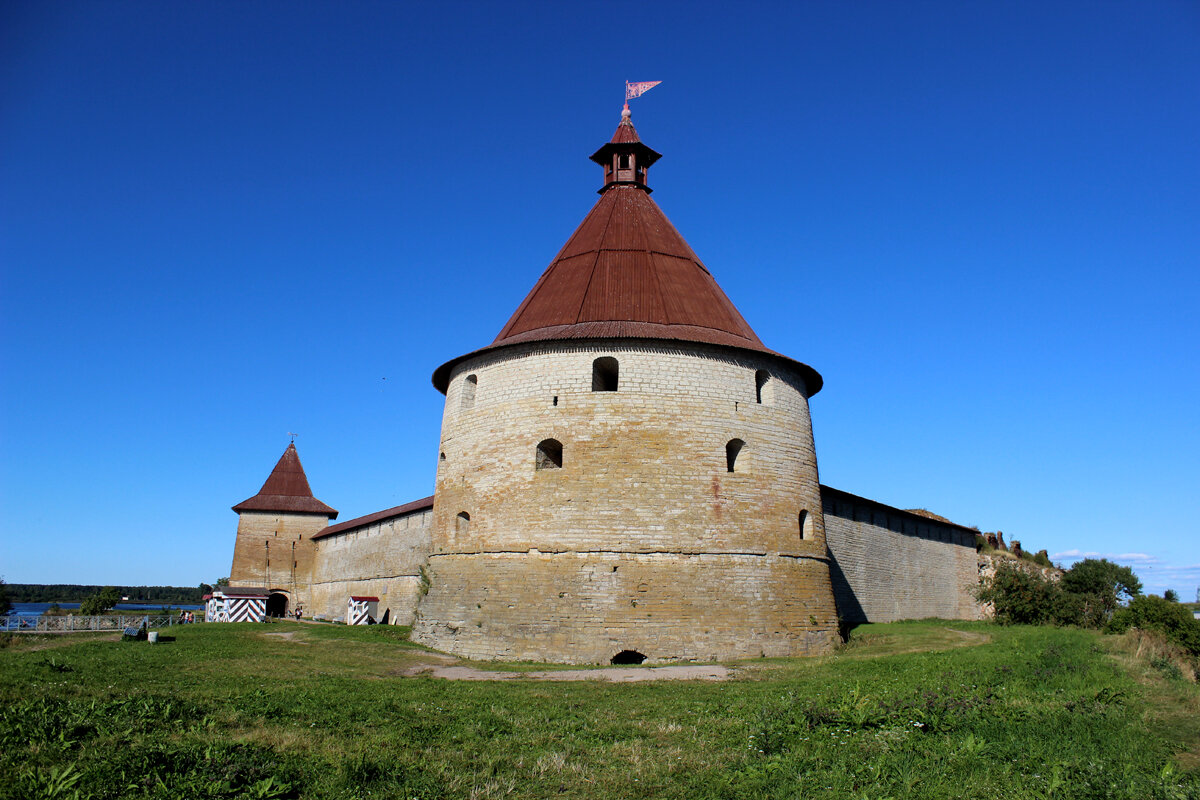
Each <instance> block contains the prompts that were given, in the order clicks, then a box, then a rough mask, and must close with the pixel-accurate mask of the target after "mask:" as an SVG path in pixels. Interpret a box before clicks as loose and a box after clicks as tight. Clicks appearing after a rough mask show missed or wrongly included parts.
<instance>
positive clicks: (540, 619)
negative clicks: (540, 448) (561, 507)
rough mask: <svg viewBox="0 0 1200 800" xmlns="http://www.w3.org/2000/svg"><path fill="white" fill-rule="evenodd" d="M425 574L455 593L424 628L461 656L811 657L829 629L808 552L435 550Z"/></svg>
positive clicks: (826, 644) (586, 659)
mask: <svg viewBox="0 0 1200 800" xmlns="http://www.w3.org/2000/svg"><path fill="white" fill-rule="evenodd" d="M429 571H430V577H431V580H432V582H433V589H431V591H430V594H429V597H455V598H457V599H458V600H460V601H461V602H459V603H458V604H457V606H456V608H455V609H454V611H453V613H451V614H449V615H448V616H446V617H445V618H443V619H438V620H436V621H427V624H426V625H425V626H424V627H423V628H422V630H424V631H425V632H426V636H427V638H433V639H436V640H437V641H438V642H439V644H440V646H441V647H442V648H443V649H445V650H449V651H451V652H454V653H457V654H459V655H462V656H466V657H468V658H477V659H485V660H501V661H513V660H517V661H549V662H566V663H573V664H588V663H601V664H603V663H608V661H609V660H610V659H611V658H612V657H613V656H614V655H616V654H617V653H619V652H621V651H623V650H633V651H636V652H639V653H642V654H643V655H646V656H648V657H649V658H650V660H651V661H653V662H656V663H662V662H677V661H693V660H699V661H710V660H727V659H734V658H756V657H759V656H796V655H817V654H822V653H826V652H828V651H829V650H830V648H832V647H833V645H834V644H835V642H836V638H837V634H836V632H835V631H834V630H832V629H830V628H829V627H828V625H826V624H824V620H823V619H821V618H818V617H817V614H824V613H825V611H824V609H826V608H827V607H828V605H829V597H828V595H827V590H823V589H822V588H821V587H822V586H824V585H825V583H826V580H827V573H828V568H827V566H826V564H825V563H823V562H820V561H813V560H811V559H803V558H791V557H780V556H749V555H716V554H695V555H677V554H668V553H654V554H630V553H597V552H592V553H581V552H562V553H538V552H534V553H485V554H478V555H442V556H434V557H432V558H431V559H430V562H429ZM681 589H683V591H681ZM444 605H445V604H442V605H441V607H444ZM428 612H429V607H428V606H427V604H425V603H424V602H423V603H422V606H421V612H420V613H421V614H422V615H424V614H426V613H428Z"/></svg>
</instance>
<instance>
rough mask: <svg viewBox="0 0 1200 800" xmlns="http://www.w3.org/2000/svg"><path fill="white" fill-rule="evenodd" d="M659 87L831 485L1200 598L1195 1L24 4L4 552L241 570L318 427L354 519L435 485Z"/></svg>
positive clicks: (681, 195) (730, 275)
mask: <svg viewBox="0 0 1200 800" xmlns="http://www.w3.org/2000/svg"><path fill="white" fill-rule="evenodd" d="M625 80H631V81H641V80H662V81H663V84H662V85H661V86H659V87H657V88H656V89H654V90H653V91H651V92H650V93H648V94H646V95H645V96H644V97H642V98H640V99H638V100H635V101H634V102H633V108H634V121H635V123H636V124H637V126H638V130H639V132H640V133H641V135H642V138H643V140H644V141H646V142H647V143H648V144H649V145H650V146H651V147H654V148H655V149H656V150H658V151H660V152H661V153H663V154H664V157H663V159H662V160H661V161H660V162H659V163H658V164H656V165H655V166H654V168H653V169H652V170H651V172H650V183H651V185H652V186H653V187H654V188H655V194H654V198H655V200H656V201H657V202H658V203H659V205H660V206H661V207H662V208H663V210H664V211H665V212H666V213H667V215H668V216H669V217H670V218H671V220H672V221H673V222H674V223H675V225H676V227H678V229H679V230H680V232H681V233H682V234H683V235H684V237H685V238H687V239H688V241H689V242H690V243H691V245H692V247H693V248H694V249H695V250H696V252H697V253H698V254H699V255H700V257H701V258H702V259H703V260H704V261H705V263H706V264H707V265H708V267H709V268H710V269H711V270H712V272H713V273H714V275H715V276H716V278H717V280H718V282H720V283H721V285H722V287H723V288H724V289H725V291H726V292H727V293H728V294H729V296H730V297H731V298H732V299H733V301H734V303H735V304H737V306H738V307H739V308H740V310H741V311H742V313H743V315H744V316H745V317H746V319H747V320H748V321H749V322H750V324H751V325H752V326H753V327H754V328H755V330H756V331H757V333H758V334H759V336H760V337H761V338H762V339H763V341H764V342H765V343H766V344H767V345H768V346H769V347H772V348H774V349H776V350H779V351H781V352H783V353H786V354H788V355H790V356H792V357H794V358H797V359H799V360H801V361H804V362H806V363H809V364H811V365H812V366H814V367H815V368H816V369H817V370H818V371H820V372H821V373H822V374H823V375H824V377H825V389H824V390H823V391H822V392H821V393H820V394H818V395H817V396H816V397H815V398H814V399H813V402H812V411H813V421H814V429H815V435H816V440H817V448H818V456H819V462H820V469H821V478H822V481H823V482H825V483H828V484H830V485H832V486H835V487H837V488H840V489H844V490H847V491H850V492H853V493H855V494H860V495H864V496H867V497H871V498H874V499H877V500H880V501H882V502H885V503H889V504H892V505H896V506H899V507H902V508H911V507H916V506H923V507H927V508H929V509H931V510H933V511H936V512H937V513H940V514H942V515H944V516H947V517H949V518H951V519H953V520H955V521H957V522H960V523H962V524H967V525H978V526H979V527H981V528H983V529H985V530H997V529H999V530H1002V531H1003V532H1004V533H1005V535H1006V537H1007V538H1009V539H1019V540H1020V541H1021V542H1022V543H1023V544H1024V545H1025V546H1026V547H1027V548H1031V549H1034V550H1037V549H1041V548H1046V549H1048V550H1049V551H1050V553H1051V554H1052V555H1053V556H1056V557H1057V558H1058V559H1059V560H1064V561H1068V562H1069V561H1070V560H1072V558H1075V557H1079V556H1080V555H1082V554H1100V555H1105V556H1108V557H1110V558H1115V559H1116V560H1119V561H1121V562H1122V563H1127V564H1130V565H1132V566H1133V567H1134V568H1135V569H1136V570H1137V572H1138V574H1139V575H1140V576H1141V578H1142V580H1143V582H1144V583H1145V584H1146V587H1147V589H1148V590H1150V591H1156V592H1161V591H1162V590H1163V589H1165V588H1167V587H1172V588H1175V589H1176V590H1177V591H1178V592H1179V593H1180V594H1181V595H1182V596H1184V597H1185V598H1187V599H1191V598H1192V596H1193V595H1194V594H1195V592H1196V587H1197V586H1198V585H1200V535H1197V533H1198V531H1197V523H1196V517H1195V514H1194V513H1192V509H1191V504H1192V503H1194V502H1195V501H1196V499H1197V497H1198V495H1200V459H1198V458H1197V453H1198V452H1200V424H1198V423H1197V416H1196V397H1197V396H1198V394H1200V369H1198V364H1197V352H1198V348H1197V342H1198V341H1200V324H1198V323H1197V319H1196V313H1197V312H1196V309H1197V306H1198V304H1200V277H1198V275H1197V265H1198V264H1200V224H1198V223H1197V220H1200V189H1198V188H1197V187H1198V186H1200V148H1197V146H1196V141H1197V131H1198V130H1200V93H1198V92H1197V91H1196V89H1197V86H1198V85H1200V6H1198V5H1197V4H1195V3H1191V2H1149V3H1138V4H1132V3H1117V2H1111V3H1110V2H1086V3H1043V2H1028V3H1022V2H1005V3H952V2H946V3H903V4H901V3H891V2H884V3H843V2H806V3H777V4H775V3H770V4H768V3H762V4H759V3H751V4H747V5H742V6H738V7H736V11H735V7H734V6H732V5H717V4H713V5H709V6H705V5H704V4H696V3H679V4H657V3H623V2H604V3H591V4H589V3H538V4H521V3H515V4H514V3H482V2H481V3H454V2H447V3H430V4H401V3H375V2H359V3H337V4H333V3H324V4H323V3H308V2H266V1H264V2H256V3H249V4H247V3H240V2H237V3H233V2H228V3H220V2H205V3H156V2H139V3H126V2H106V3H81V2H80V3H71V2H63V3H39V2H9V3H5V4H3V5H0V403H2V405H0V501H2V502H3V504H4V508H5V512H6V513H5V514H4V517H3V521H2V522H0V575H2V576H3V577H4V578H5V579H6V580H8V581H10V582H79V583H119V584H141V583H147V584H158V583H163V584H181V585H194V584H197V583H199V582H200V581H212V580H214V579H216V578H218V577H221V576H224V575H227V574H228V571H229V563H230V560H231V557H232V548H233V537H234V532H235V529H236V515H235V514H234V513H233V512H232V511H230V510H229V507H230V506H231V505H233V504H234V503H237V502H239V501H241V500H243V499H245V498H246V497H249V496H250V495H252V494H254V493H255V492H256V491H257V490H258V487H259V486H260V485H261V484H262V481H263V480H264V479H265V478H266V476H267V473H268V472H269V470H270V468H271V467H272V465H273V464H274V463H275V460H276V459H277V458H278V457H279V455H280V454H281V453H282V452H283V449H284V448H285V447H286V445H287V442H288V436H287V433H288V432H289V431H295V432H297V433H298V434H299V437H298V438H297V440H296V444H297V447H298V448H299V451H300V455H301V458H302V460H303V462H304V465H305V468H306V470H307V472H308V476H309V480H310V482H311V483H312V486H313V489H314V492H315V493H316V495H317V497H319V498H320V499H322V500H324V501H325V502H327V503H329V504H330V505H332V506H334V507H335V508H337V509H339V510H340V511H341V512H342V513H341V519H349V518H351V517H354V516H358V515H361V514H366V513H370V512H372V511H376V510H379V509H382V508H386V507H389V506H393V505H397V504H399V503H403V502H407V501H409V500H412V499H415V498H418V497H422V496H425V495H427V494H430V493H431V492H432V482H433V474H434V460H435V458H436V453H437V440H438V427H439V424H440V419H441V402H442V396H441V395H440V394H438V393H437V392H436V391H435V390H434V389H433V388H432V386H431V384H430V374H431V373H432V371H433V369H434V368H435V367H437V366H438V365H439V364H441V363H442V362H444V361H447V360H449V359H450V358H453V357H454V356H457V355H460V354H462V353H465V352H468V351H470V350H473V349H475V348H477V347H479V346H482V345H484V344H486V343H488V342H490V341H491V340H492V338H493V337H494V336H495V335H496V333H497V331H499V329H500V327H501V326H502V325H503V324H504V322H505V321H506V320H507V318H508V316H509V315H510V314H511V313H512V311H513V310H514V309H515V308H516V306H517V304H518V303H519V302H520V300H521V298H522V297H523V296H524V295H525V293H526V292H527V291H528V289H529V288H530V287H531V286H532V285H533V283H534V281H535V280H536V279H537V277H538V275H539V274H540V273H541V271H542V269H544V267H545V266H546V264H547V263H549V261H550V259H551V258H552V257H553V256H554V254H555V253H556V252H557V250H558V248H559V247H560V246H561V245H562V243H563V242H564V241H565V240H566V238H567V237H568V236H569V235H570V233H571V232H572V230H574V228H575V226H576V225H577V224H578V222H579V221H580V220H581V219H582V218H583V216H584V215H585V214H586V213H587V211H588V209H589V208H590V207H591V205H592V203H593V202H594V201H595V190H596V189H597V188H599V186H600V173H599V168H598V167H596V166H595V165H594V164H592V163H591V162H589V161H588V160H587V155H588V154H590V153H591V152H592V151H593V150H594V149H595V148H596V147H598V146H599V145H600V144H601V143H603V142H604V141H606V140H607V139H608V137H609V136H610V135H611V133H612V130H613V128H614V127H615V125H616V123H617V121H618V119H619V111H620V105H621V99H622V91H623V82H624V81H625Z"/></svg>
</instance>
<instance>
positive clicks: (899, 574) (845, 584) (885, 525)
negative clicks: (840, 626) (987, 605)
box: [822, 487, 981, 624]
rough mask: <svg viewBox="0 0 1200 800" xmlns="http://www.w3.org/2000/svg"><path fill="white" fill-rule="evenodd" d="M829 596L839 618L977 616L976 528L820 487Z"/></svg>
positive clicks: (880, 619)
mask: <svg viewBox="0 0 1200 800" xmlns="http://www.w3.org/2000/svg"><path fill="white" fill-rule="evenodd" d="M822 490H823V502H824V510H825V531H826V540H827V542H828V544H829V552H830V555H831V557H832V564H831V569H832V573H833V587H834V596H835V597H836V598H837V606H838V613H839V615H840V616H841V617H842V620H843V621H844V622H849V623H852V624H853V623H859V622H893V621H895V620H901V619H924V618H926V617H940V618H942V619H979V618H980V617H981V614H980V609H979V606H978V604H977V603H976V601H975V599H974V597H973V596H972V595H971V589H972V588H974V586H975V585H976V584H977V582H978V579H979V573H978V567H977V565H976V557H975V534H974V532H973V531H970V530H967V529H965V528H961V527H959V526H957V525H947V524H944V523H941V522H938V521H937V520H932V519H927V518H924V517H920V516H918V515H915V514H910V513H908V512H905V511H901V510H899V509H895V508H891V507H889V506H885V505H883V504H881V503H876V502H873V501H871V500H866V499H864V498H861V497H856V496H854V495H851V494H848V493H845V492H841V491H838V490H836V489H830V488H829V487H822Z"/></svg>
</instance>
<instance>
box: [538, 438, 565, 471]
mask: <svg viewBox="0 0 1200 800" xmlns="http://www.w3.org/2000/svg"><path fill="white" fill-rule="evenodd" d="M562 465H563V446H562V442H560V441H559V440H558V439H545V440H543V441H541V442H538V446H537V459H536V460H535V461H534V465H533V468H534V469H561V468H562Z"/></svg>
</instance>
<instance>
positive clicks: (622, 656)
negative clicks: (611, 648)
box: [608, 650, 646, 664]
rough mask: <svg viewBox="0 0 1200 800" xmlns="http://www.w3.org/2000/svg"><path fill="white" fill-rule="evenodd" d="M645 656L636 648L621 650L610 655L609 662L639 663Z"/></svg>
mask: <svg viewBox="0 0 1200 800" xmlns="http://www.w3.org/2000/svg"><path fill="white" fill-rule="evenodd" d="M645 660H646V657H645V656H644V655H642V654H641V653H639V652H638V651H637V650H622V651H621V652H619V653H617V654H616V655H615V656H613V657H612V660H611V661H609V662H608V663H610V664H640V663H642V662H643V661H645Z"/></svg>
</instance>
